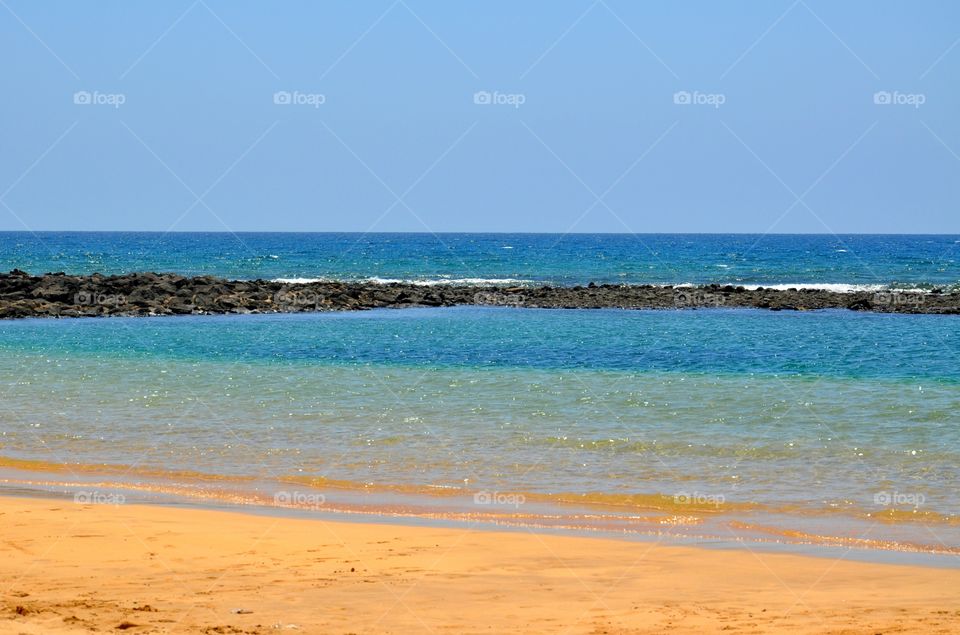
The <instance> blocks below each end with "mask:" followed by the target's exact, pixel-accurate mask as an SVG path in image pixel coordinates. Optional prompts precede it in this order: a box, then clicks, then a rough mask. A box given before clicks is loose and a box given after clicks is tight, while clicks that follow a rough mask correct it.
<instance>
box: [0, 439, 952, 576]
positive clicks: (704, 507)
mask: <svg viewBox="0 0 960 635" xmlns="http://www.w3.org/2000/svg"><path fill="white" fill-rule="evenodd" d="M5 495H7V496H9V495H13V496H27V497H40V496H42V497H46V496H50V497H54V498H59V499H62V500H64V501H68V502H69V501H74V502H76V501H80V502H83V501H93V502H97V501H100V502H103V501H117V500H119V501H120V502H121V503H127V502H129V503H133V504H151V505H153V504H160V505H175V506H186V507H189V508H196V509H227V510H235V511H238V512H240V513H251V514H265V515H278V516H281V517H283V516H292V517H302V518H308V519H325V520H328V521H332V522H338V521H343V522H377V523H380V522H388V523H391V522H393V523H399V524H403V525H409V526H414V527H418V526H440V527H454V528H456V527H468V526H469V527H480V528H486V529H489V530H492V531H521V532H523V531H526V532H545V533H548V534H556V535H568V536H602V537H607V538H611V539H616V540H627V541H633V542H661V541H662V542H666V543H668V544H682V545H688V546H691V547H695V548H710V547H716V546H721V547H722V546H723V545H729V546H737V547H747V548H753V549H756V550H759V551H767V552H785V553H796V554H801V555H806V556H814V557H821V556H823V557H830V554H831V553H839V552H840V550H844V553H845V554H846V555H847V556H848V557H850V558H854V559H858V560H863V561H867V562H877V563H891V562H899V563H908V564H915V565H922V566H953V562H954V559H955V558H958V557H960V547H957V546H951V545H956V542H953V541H955V539H956V536H957V519H956V518H955V517H946V516H939V515H936V514H933V513H932V512H927V513H924V514H921V515H917V514H916V510H912V511H911V510H903V509H896V508H888V509H883V510H870V511H868V510H867V509H863V510H860V511H859V512H858V511H856V510H846V511H842V510H836V509H832V508H824V509H808V510H806V511H799V512H798V511H796V510H792V511H791V510H788V509H776V508H769V507H768V506H766V505H762V504H758V503H750V502H729V503H728V502H726V501H723V502H720V501H718V502H716V503H709V502H706V501H703V502H701V501H697V500H694V499H693V498H691V496H690V495H689V494H682V495H681V496H679V497H678V496H677V495H673V496H670V495H666V494H655V493H646V494H642V493H638V494H629V495H618V494H599V493H593V494H577V493H553V494H549V493H542V492H526V491H504V492H499V491H492V490H489V489H483V490H476V489H460V488H447V487H436V486H427V485H423V486H416V485H411V484H394V485H390V484H374V483H367V482H352V481H337V480H327V479H319V478H311V477H300V476H287V477H276V478H274V479H268V478H263V477H262V476H261V477H258V476H252V475H251V476H229V475H221V474H207V473H199V472H197V473H185V472H176V473H163V472H156V471H153V470H148V471H140V470H136V469H134V468H132V467H130V466H121V465H115V466H111V465H97V466H94V465H89V466H87V465H79V464H41V463H39V462H32V461H19V460H14V459H9V458H7V459H5V458H4V457H0V496H5ZM478 497H485V498H483V499H481V500H480V501H479V502H478ZM494 498H496V499H497V500H493V499H494ZM500 499H503V500H500ZM357 519H360V520H357ZM945 532H946V533H945ZM958 566H960V565H958Z"/></svg>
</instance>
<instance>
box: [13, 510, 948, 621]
mask: <svg viewBox="0 0 960 635" xmlns="http://www.w3.org/2000/svg"><path fill="white" fill-rule="evenodd" d="M0 516H2V527H3V529H2V536H0V538H2V540H0V579H2V580H3V588H2V596H0V632H3V633H31V634H32V633H38V634H39V633H87V632H98V631H99V632H103V631H115V630H125V631H129V632H142V633H269V632H276V631H289V632H296V633H411V632H425V633H491V632H493V633H501V632H526V633H660V632H665V631H671V632H683V633H686V632H699V633H704V632H737V633H765V632H774V631H778V632H792V633H893V632H896V633H950V632H957V630H958V629H960V591H958V589H960V570H955V569H937V568H925V567H913V566H900V565H882V564H867V563H860V562H851V561H847V560H843V559H828V558H816V557H804V556H796V555H785V554H771V553H768V552H758V551H750V550H748V549H736V550H730V551H724V550H712V549H706V548H688V547H677V546H666V545H658V544H652V543H637V542H627V541H618V540H609V539H600V538H581V537H558V536H549V535H538V534H533V533H527V532H514V533H506V532H496V531H489V530H469V529H449V528H430V527H412V526H399V525H390V524H372V523H359V522H357V523H353V522H349V523H348V522H327V521H319V520H305V519H294V518H286V517H266V516H259V515H252V514H243V513H235V512H224V511H207V510H199V509H183V508H171V507H160V506H143V505H129V504H128V505H79V504H75V503H74V502H72V501H69V500H45V499H27V498H13V497H5V498H0Z"/></svg>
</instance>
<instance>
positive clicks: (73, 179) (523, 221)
mask: <svg viewBox="0 0 960 635" xmlns="http://www.w3.org/2000/svg"><path fill="white" fill-rule="evenodd" d="M958 43H960V3H957V2H953V1H949V0H944V1H940V2H937V1H928V2H906V1H898V2H889V1H878V0H870V1H865V0H864V1H861V0H847V1H844V2H830V1H824V0H769V1H765V2H760V1H758V0H753V1H749V2H745V1H736V0H734V1H725V2H716V0H705V1H701V2H685V1H676V2H666V1H657V2H652V1H651V2H633V1H627V0H596V1H594V0H578V1H562V0H543V1H538V0H531V1H525V2H515V1H499V0H486V1H476V2H473V1H470V2H467V1H458V2H450V1H442V0H434V1H426V0H368V1H363V2H358V1H353V2H351V1H348V0H345V1H342V2H340V1H338V2H327V1H309V2H298V1H285V2H282V3H278V2H251V1H241V0H234V1H226V0H169V1H165V2H145V1H137V2H133V1H130V0H121V1H109V0H98V1H97V2H92V1H78V0H43V1H29V0H0V58H2V59H3V60H4V63H3V64H2V67H0V85H2V86H3V92H2V95H3V98H2V99H0V230H31V231H44V230H125V231H126V230H151V231H228V230H229V231H238V232H239V231H361V232H362V231H432V232H450V231H516V232H635V233H641V232H778V233H791V232H797V233H807V232H816V233H821V232H828V233H848V232H850V233H960V210H958V201H960V117H957V114H956V113H957V112H958V107H960V83H958V82H957V81H956V80H957V78H958V77H960V44H958Z"/></svg>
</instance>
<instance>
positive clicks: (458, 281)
mask: <svg viewBox="0 0 960 635" xmlns="http://www.w3.org/2000/svg"><path fill="white" fill-rule="evenodd" d="M271 282H280V283H283V284H310V283H314V282H341V283H352V284H410V285H415V286H423V287H431V286H441V285H460V286H491V287H494V286H505V285H510V286H522V287H534V286H540V285H543V286H557V285H558V283H557V282H556V281H554V280H536V279H530V278H452V277H449V276H440V277H437V278H426V279H425V278H382V277H379V276H371V277H367V278H356V277H319V278H274V279H272V280H271ZM566 284H567V285H570V286H574V285H581V286H582V285H584V284H586V282H583V281H567V282H566ZM616 284H624V283H622V282H620V283H616ZM626 284H627V286H639V285H642V284H652V285H653V286H655V287H673V288H676V289H689V288H693V287H701V286H707V285H711V284H717V285H720V286H732V287H743V288H744V289H747V290H750V291H754V290H756V289H771V290H774V291H787V290H789V289H806V290H814V291H830V292H833V293H878V292H887V293H929V292H930V291H931V290H932V289H934V288H940V289H944V290H946V291H953V290H955V289H957V288H958V287H960V283H958V284H955V285H940V286H939V287H938V286H937V285H932V284H929V283H888V284H879V283H870V284H868V283H848V282H782V283H764V284H760V283H751V284H744V283H743V282H739V281H722V280H721V281H712V280H704V281H700V282H680V283H668V282H666V283H665V282H655V283H644V282H633V283H626ZM560 286H563V283H560Z"/></svg>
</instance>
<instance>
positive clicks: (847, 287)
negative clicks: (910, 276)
mask: <svg viewBox="0 0 960 635" xmlns="http://www.w3.org/2000/svg"><path fill="white" fill-rule="evenodd" d="M734 286H741V287H743V288H744V289H750V290H751V291H752V290H754V289H757V288H760V287H763V288H764V289H775V290H777V291H786V290H787V289H810V290H816V291H833V292H834V293H856V292H858V291H910V292H916V293H920V292H921V290H920V289H891V288H890V287H888V286H887V285H885V284H848V283H844V282H792V283H789V284H741V285H734Z"/></svg>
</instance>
